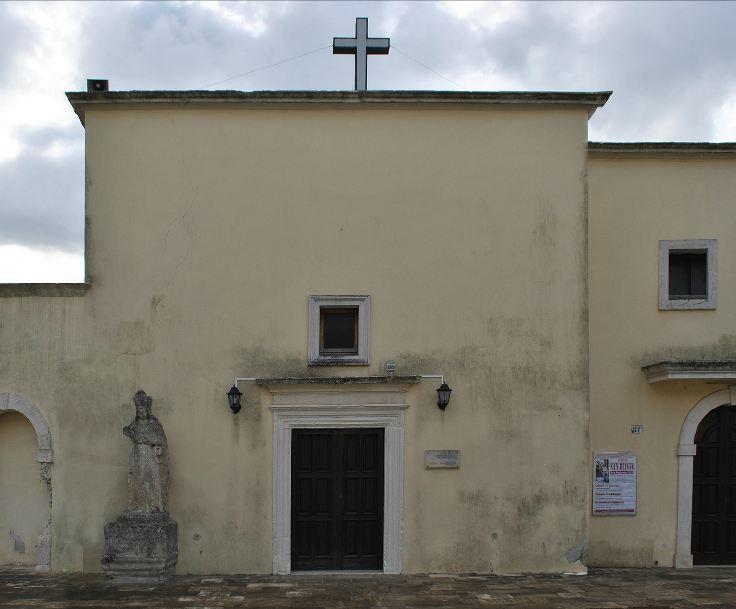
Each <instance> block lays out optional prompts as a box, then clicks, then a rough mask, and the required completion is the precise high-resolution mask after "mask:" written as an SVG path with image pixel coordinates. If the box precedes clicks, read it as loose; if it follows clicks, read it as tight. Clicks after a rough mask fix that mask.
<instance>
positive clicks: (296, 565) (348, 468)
mask: <svg viewBox="0 0 736 609" xmlns="http://www.w3.org/2000/svg"><path fill="white" fill-rule="evenodd" d="M291 442H292V444H291V478H292V480H291V569H292V570H293V571H305V570H309V571H311V570H334V571H339V570H380V569H382V568H383V508H384V497H383V488H384V429H383V428H336V429H293V430H292V435H291Z"/></svg>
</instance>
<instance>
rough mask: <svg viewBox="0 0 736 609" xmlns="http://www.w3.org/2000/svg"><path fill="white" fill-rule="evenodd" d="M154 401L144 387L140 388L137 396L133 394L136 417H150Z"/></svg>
mask: <svg viewBox="0 0 736 609" xmlns="http://www.w3.org/2000/svg"><path fill="white" fill-rule="evenodd" d="M152 402H153V400H152V399H151V396H150V395H146V392H145V391H143V390H142V389H141V390H139V391H138V392H137V393H136V394H135V396H133V403H134V404H135V418H136V419H148V418H149V417H150V416H151V403H152Z"/></svg>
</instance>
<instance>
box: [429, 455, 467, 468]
mask: <svg viewBox="0 0 736 609" xmlns="http://www.w3.org/2000/svg"><path fill="white" fill-rule="evenodd" d="M424 467H425V469H460V451H459V450H425V451H424Z"/></svg>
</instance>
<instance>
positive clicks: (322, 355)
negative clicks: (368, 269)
mask: <svg viewBox="0 0 736 609" xmlns="http://www.w3.org/2000/svg"><path fill="white" fill-rule="evenodd" d="M370 304H371V299H370V296H310V297H309V363H310V364H322V365H338V366H339V365H346V364H347V365H351V364H358V365H360V364H368V363H369V351H370V319H371V308H370Z"/></svg>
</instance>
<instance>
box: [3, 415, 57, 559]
mask: <svg viewBox="0 0 736 609" xmlns="http://www.w3.org/2000/svg"><path fill="white" fill-rule="evenodd" d="M36 446H37V440H36V432H35V430H34V429H33V425H31V423H30V421H28V419H26V418H25V417H24V416H23V415H22V414H20V413H18V412H13V411H10V412H5V413H4V414H0V488H2V492H0V565H9V564H18V565H36V564H38V539H39V537H41V536H42V535H43V532H44V529H45V528H46V523H47V521H48V510H49V500H48V492H47V489H46V484H45V483H44V481H43V480H41V477H40V476H39V475H38V464H37V463H36Z"/></svg>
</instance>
